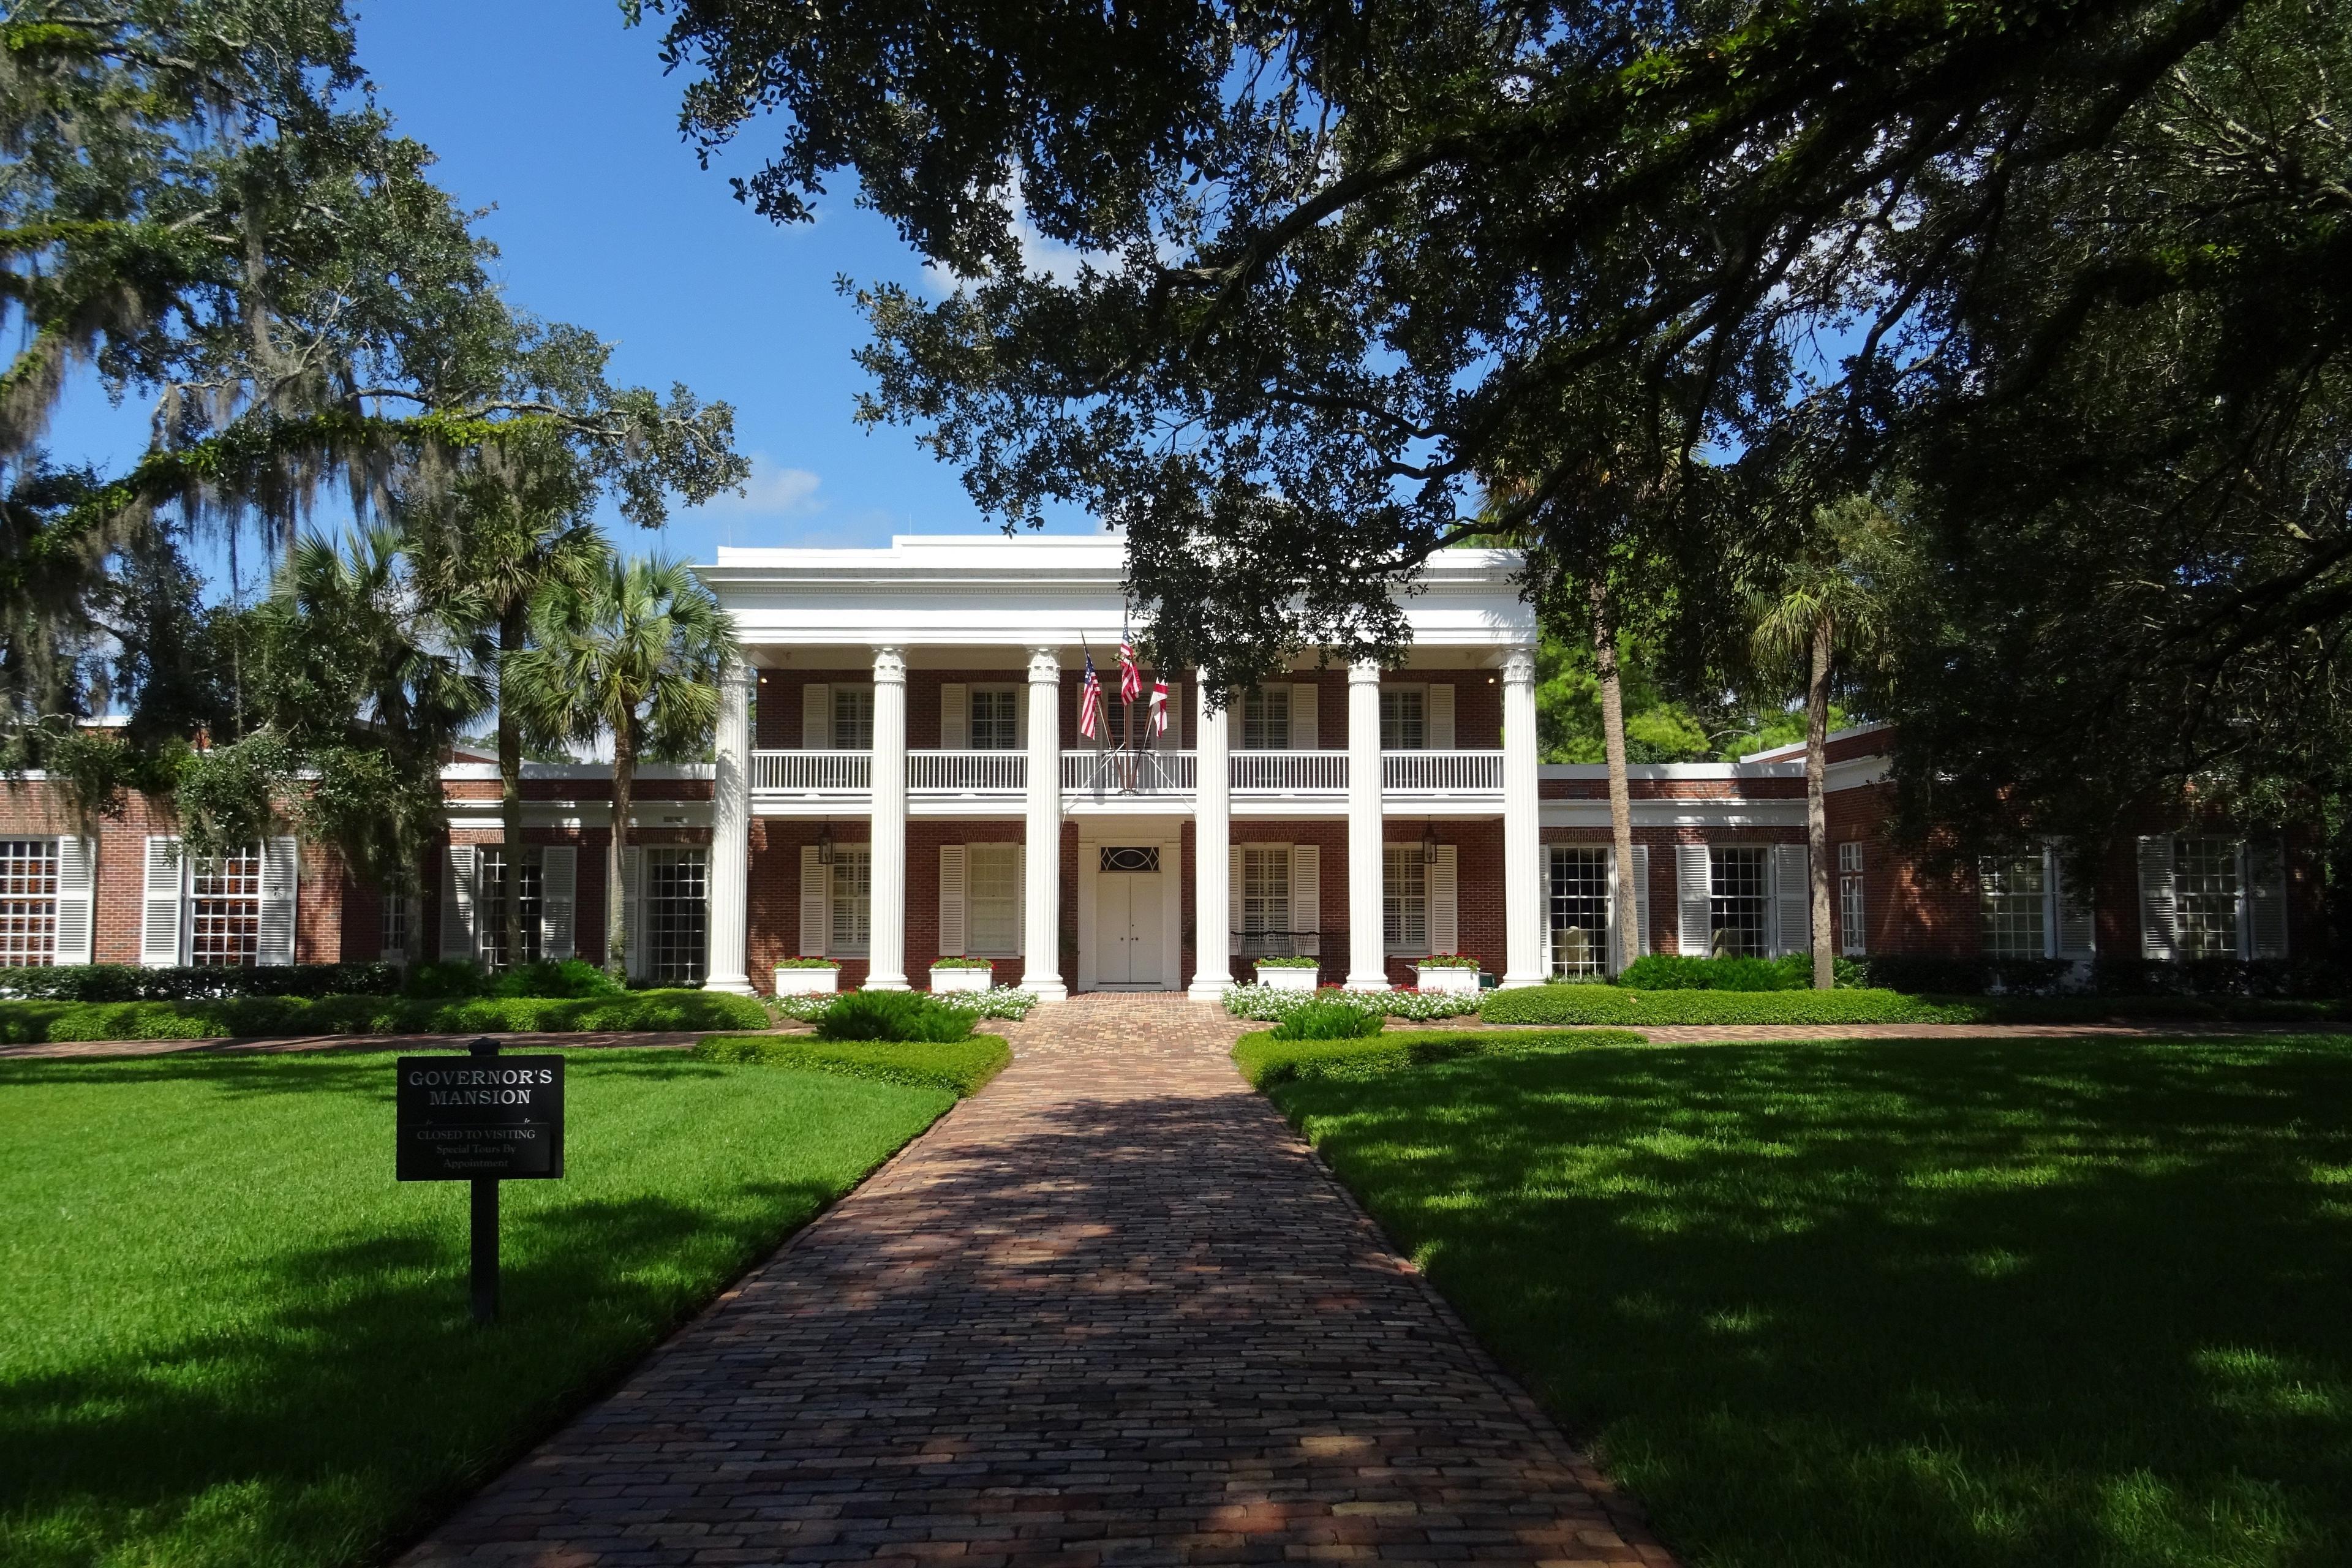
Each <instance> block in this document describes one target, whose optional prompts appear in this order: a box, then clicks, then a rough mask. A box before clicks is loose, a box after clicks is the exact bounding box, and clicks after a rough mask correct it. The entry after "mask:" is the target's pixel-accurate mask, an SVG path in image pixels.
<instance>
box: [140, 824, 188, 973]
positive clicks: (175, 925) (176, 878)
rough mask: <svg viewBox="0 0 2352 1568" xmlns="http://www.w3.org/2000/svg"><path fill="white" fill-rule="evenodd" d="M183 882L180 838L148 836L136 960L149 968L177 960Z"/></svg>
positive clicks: (161, 966)
mask: <svg viewBox="0 0 2352 1568" xmlns="http://www.w3.org/2000/svg"><path fill="white" fill-rule="evenodd" d="M186 885H187V874H186V868H185V867H184V865H183V864H182V863H181V858H180V841H179V840H178V839H176V838H173V837H168V836H166V835H163V834H157V835H154V836H152V837H149V838H148V840H147V868H146V890H145V893H144V895H143V896H142V900H141V901H140V920H139V962H140V963H143V964H145V965H146V966H147V967H148V968H150V969H169V968H171V967H172V966H173V964H175V963H179V962H180V889H183V888H184V887H185V886H186Z"/></svg>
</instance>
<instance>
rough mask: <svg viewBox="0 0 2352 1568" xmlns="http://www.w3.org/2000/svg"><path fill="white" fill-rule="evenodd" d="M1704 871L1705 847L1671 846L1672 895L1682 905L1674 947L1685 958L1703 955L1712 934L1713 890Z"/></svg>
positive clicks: (1692, 845)
mask: <svg viewBox="0 0 2352 1568" xmlns="http://www.w3.org/2000/svg"><path fill="white" fill-rule="evenodd" d="M1707 869H1708V861H1707V854H1706V845H1704V844H1677V845H1675V892H1676V894H1677V895H1678V897H1679V900H1680V902H1681V906H1682V907H1681V917H1682V918H1681V920H1680V921H1678V922H1677V923H1676V926H1675V948H1676V949H1677V950H1678V951H1679V952H1681V953H1682V955H1683V956H1684V957H1685V958H1705V957H1706V956H1707V951H1708V948H1709V946H1710V945H1711V942H1712V938H1713V935H1714V931H1713V927H1714V923H1715V922H1714V920H1713V914H1714V910H1715V902H1714V893H1715V889H1714V888H1713V887H1712V885H1710V884H1709V882H1708V880H1707Z"/></svg>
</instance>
